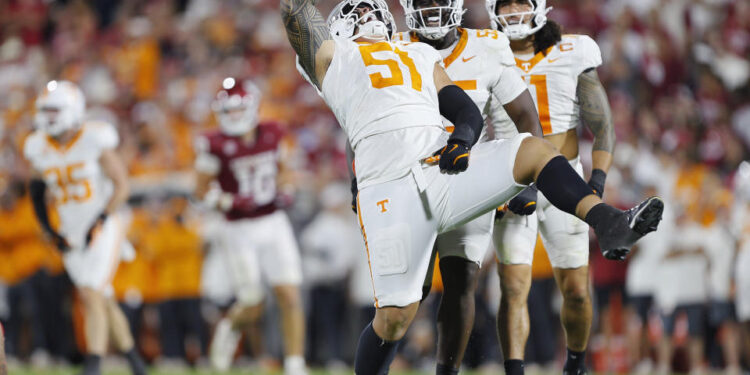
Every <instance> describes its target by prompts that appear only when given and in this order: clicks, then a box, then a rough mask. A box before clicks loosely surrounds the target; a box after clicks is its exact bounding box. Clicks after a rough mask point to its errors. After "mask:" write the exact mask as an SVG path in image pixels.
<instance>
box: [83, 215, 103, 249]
mask: <svg viewBox="0 0 750 375" xmlns="http://www.w3.org/2000/svg"><path fill="white" fill-rule="evenodd" d="M105 220H107V213H106V212H102V213H101V214H99V216H97V217H96V220H94V223H93V224H91V227H90V228H89V230H88V231H87V232H86V243H85V245H86V246H88V245H89V244H90V243H91V239H93V238H94V234H95V233H96V232H97V231H99V229H101V226H102V225H103V224H104V221H105Z"/></svg>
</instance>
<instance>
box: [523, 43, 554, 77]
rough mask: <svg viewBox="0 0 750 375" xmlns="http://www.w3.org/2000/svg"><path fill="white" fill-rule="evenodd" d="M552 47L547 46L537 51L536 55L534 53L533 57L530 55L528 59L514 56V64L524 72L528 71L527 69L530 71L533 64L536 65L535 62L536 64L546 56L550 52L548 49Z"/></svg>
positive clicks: (550, 49)
mask: <svg viewBox="0 0 750 375" xmlns="http://www.w3.org/2000/svg"><path fill="white" fill-rule="evenodd" d="M552 47H554V46H552ZM552 47H549V48H547V49H546V50H544V51H539V52H537V53H536V55H534V57H532V58H531V59H530V60H521V59H519V58H518V57H516V58H515V59H516V66H517V67H518V68H519V69H521V70H523V71H524V72H527V73H528V72H529V71H531V69H533V68H534V66H536V64H538V63H539V62H540V61H542V60H543V59H544V58H545V57H547V55H548V54H549V53H550V51H552ZM524 66H526V67H524Z"/></svg>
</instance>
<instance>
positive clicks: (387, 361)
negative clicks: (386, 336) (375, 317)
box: [354, 322, 401, 375]
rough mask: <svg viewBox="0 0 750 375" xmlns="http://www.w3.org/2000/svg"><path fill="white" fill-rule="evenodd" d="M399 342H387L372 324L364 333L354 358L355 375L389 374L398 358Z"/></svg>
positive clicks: (360, 337)
mask: <svg viewBox="0 0 750 375" xmlns="http://www.w3.org/2000/svg"><path fill="white" fill-rule="evenodd" d="M400 342H401V340H399V341H390V342H389V341H385V340H383V339H381V338H380V337H379V336H378V335H377V334H376V333H375V330H374V329H373V328H372V322H370V324H368V325H367V327H366V328H365V329H364V331H362V334H361V335H360V336H359V343H358V344H357V354H356V357H355V358H354V373H355V374H357V375H369V374H372V375H381V374H387V373H388V368H389V367H390V366H391V362H393V358H395V357H396V350H397V349H398V344H399V343H400Z"/></svg>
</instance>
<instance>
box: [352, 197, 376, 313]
mask: <svg viewBox="0 0 750 375" xmlns="http://www.w3.org/2000/svg"><path fill="white" fill-rule="evenodd" d="M357 218H358V219H359V229H361V230H362V238H363V239H364V240H365V250H366V251H367V268H369V269H370V281H371V282H372V293H373V298H375V308H378V309H379V308H380V304H379V303H378V294H377V293H375V279H374V278H373V277H372V263H371V262H370V247H369V246H368V244H367V233H365V224H364V223H363V222H362V209H361V208H360V206H359V193H357Z"/></svg>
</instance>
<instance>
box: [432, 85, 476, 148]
mask: <svg viewBox="0 0 750 375" xmlns="http://www.w3.org/2000/svg"><path fill="white" fill-rule="evenodd" d="M438 103H439V105H440V114H441V115H443V117H445V118H446V119H448V121H450V122H451V123H453V126H454V127H455V128H454V130H453V133H452V134H451V136H450V138H448V142H451V141H452V142H461V143H464V144H465V145H466V146H469V147H471V146H473V145H474V144H475V143H477V141H478V140H479V136H480V134H481V133H482V128H484V118H483V117H482V113H481V112H479V108H477V106H476V104H474V101H473V100H471V98H470V97H469V95H467V94H466V93H465V92H464V90H461V88H459V87H458V86H456V85H449V86H446V87H443V89H442V90H440V92H439V93H438Z"/></svg>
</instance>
